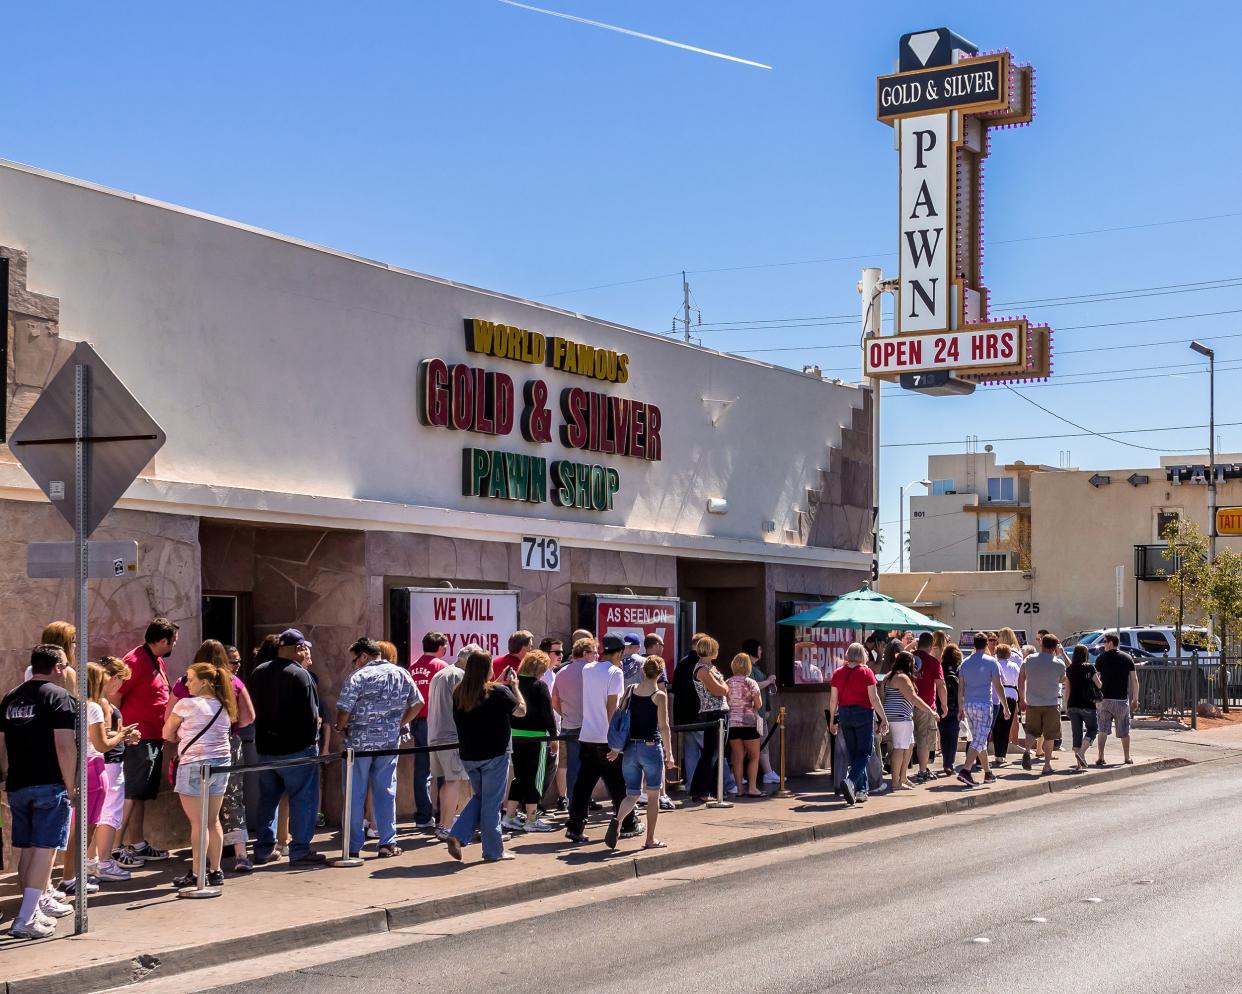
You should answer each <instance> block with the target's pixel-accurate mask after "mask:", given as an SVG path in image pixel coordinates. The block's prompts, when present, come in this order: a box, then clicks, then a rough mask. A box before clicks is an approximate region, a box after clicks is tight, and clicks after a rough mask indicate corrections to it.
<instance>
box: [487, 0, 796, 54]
mask: <svg viewBox="0 0 1242 994" xmlns="http://www.w3.org/2000/svg"><path fill="white" fill-rule="evenodd" d="M499 2H500V3H503V4H506V5H507V6H509V7H520V8H522V10H533V11H534V12H535V13H536V14H548V15H550V16H551V17H560V18H564V19H565V20H566V21H575V22H577V23H578V24H589V25H591V27H594V28H603V29H604V30H605V31H615V32H617V34H623V35H630V36H631V37H633V38H643V39H645V40H647V41H654V42H656V43H658V44H660V45H668V46H670V47H672V48H681V49H684V50H685V51H687V52H698V53H699V54H700V55H710V56H712V58H715V59H726V60H728V61H729V62H740V63H741V64H742V65H744V66H754V67H755V68H756V69H771V68H772V67H771V66H769V65H765V64H764V63H762V62H752V61H751V60H750V59H741V58H738V57H737V56H736V55H725V54H724V52H713V51H712V50H711V49H710V48H698V47H697V46H695V45H685V44H682V43H681V42H679V41H672V40H670V39H668V38H660V37H658V36H656V35H648V34H643V33H642V32H641V31H631V30H630V29H629V28H619V27H617V26H616V25H615V24H605V23H604V22H603V21H592V20H589V19H588V18H585V17H575V16H574V15H573V14H563V13H561V12H560V11H559V10H545V9H544V8H543V7H532V6H531V5H530V4H526V3H518V2H517V0H499Z"/></svg>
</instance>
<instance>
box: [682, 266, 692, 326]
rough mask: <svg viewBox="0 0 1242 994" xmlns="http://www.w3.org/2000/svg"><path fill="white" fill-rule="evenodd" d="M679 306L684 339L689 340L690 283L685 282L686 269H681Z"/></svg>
mask: <svg viewBox="0 0 1242 994" xmlns="http://www.w3.org/2000/svg"><path fill="white" fill-rule="evenodd" d="M681 301H682V303H681V306H682V321H683V322H684V323H685V329H684V330H685V333H686V341H687V342H689V341H690V284H689V283H687V282H686V271H685V270H684V269H683V270H682V271H681Z"/></svg>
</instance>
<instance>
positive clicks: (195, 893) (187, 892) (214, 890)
mask: <svg viewBox="0 0 1242 994" xmlns="http://www.w3.org/2000/svg"><path fill="white" fill-rule="evenodd" d="M223 893H224V891H223V890H221V889H220V888H219V887H204V888H203V889H202V890H199V889H198V888H197V887H183V888H182V889H181V890H179V891H177V896H178V897H185V898H203V897H220V896H221V895H222V894H223Z"/></svg>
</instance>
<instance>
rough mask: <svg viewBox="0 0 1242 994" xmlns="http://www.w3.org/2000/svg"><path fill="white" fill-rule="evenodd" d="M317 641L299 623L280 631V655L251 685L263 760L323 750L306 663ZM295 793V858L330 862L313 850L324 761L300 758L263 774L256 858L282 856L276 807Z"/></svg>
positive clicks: (292, 811) (291, 811)
mask: <svg viewBox="0 0 1242 994" xmlns="http://www.w3.org/2000/svg"><path fill="white" fill-rule="evenodd" d="M310 649H311V643H310V642H308V641H306V638H305V637H304V636H303V635H302V633H301V632H300V631H298V630H297V629H296V628H289V629H286V630H285V631H283V632H281V633H280V645H279V647H278V650H277V656H276V658H275V659H273V660H270V661H268V662H266V663H260V664H259V665H258V666H256V667H255V669H254V672H253V673H251V674H250V681H249V683H248V685H247V689H248V690H249V691H250V699H251V701H252V702H253V704H254V715H255V748H256V749H257V751H258V754H259V756H258V758H259V762H260V763H271V762H274V761H278V760H288V759H311V758H316V757H318V755H319V741H318V740H319V692H318V691H317V690H316V689H315V682H314V681H313V680H312V679H311V675H310V673H309V672H308V671H307V670H306V668H305V665H304V664H305V661H306V658H307V657H308V656H309V655H310ZM281 795H288V797H289V835H290V843H289V862H291V863H301V864H307V863H312V864H313V863H326V862H327V860H328V857H327V856H325V855H324V854H323V853H319V852H314V851H312V850H311V840H312V837H313V836H314V833H315V812H316V808H317V806H318V804H319V764H318V763H299V764H297V765H295V766H285V767H281V768H279V769H275V770H262V771H260V773H259V804H258V825H257V827H256V833H257V837H256V840H255V844H254V862H255V863H256V864H257V865H259V866H262V865H263V864H264V863H274V862H275V861H276V860H278V859H280V856H279V855H278V853H277V852H276V849H275V847H276V809H277V807H278V806H279V805H280V798H281Z"/></svg>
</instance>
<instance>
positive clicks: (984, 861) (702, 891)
mask: <svg viewBox="0 0 1242 994" xmlns="http://www.w3.org/2000/svg"><path fill="white" fill-rule="evenodd" d="M873 803H882V802H880V801H879V800H877V801H876V802H873ZM940 823H943V825H942V826H940V827H936V826H938V825H939V824H940ZM928 826H933V827H931V829H930V830H928ZM1239 843H1242V761H1231V762H1227V763H1226V762H1221V763H1212V764H1206V765H1204V766H1200V767H1197V768H1195V769H1194V770H1192V771H1191V772H1188V773H1186V774H1181V775H1178V776H1176V777H1172V778H1166V779H1161V780H1149V779H1147V778H1137V779H1135V780H1133V781H1128V782H1127V784H1126V785H1125V786H1124V787H1122V788H1120V789H1119V790H1116V791H1112V792H1109V793H1107V794H1096V795H1092V796H1074V795H1073V793H1071V794H1070V795H1067V797H1066V799H1065V800H1064V801H1062V802H1060V803H1056V804H1050V805H1047V806H1044V807H1041V808H1038V809H1034V810H1031V811H1028V812H1026V813H1022V812H1018V813H1014V814H1007V815H1002V816H993V815H988V814H986V813H980V814H979V815H972V816H948V817H946V818H944V819H938V820H937V822H927V823H923V825H922V826H915V827H914V828H912V831H911V833H910V834H908V835H905V836H902V837H899V838H895V839H893V840H891V841H887V842H884V843H881V844H877V845H875V846H873V847H872V848H871V849H870V850H868V851H865V852H864V851H860V850H859V849H854V850H847V851H841V852H836V853H830V854H825V855H820V856H814V857H810V858H804V859H800V860H795V861H791V862H789V863H783V864H776V865H775V866H772V867H768V868H765V869H764V870H763V871H762V873H754V874H751V875H741V874H733V875H728V876H723V877H717V878H714V879H709V880H705V881H702V882H698V883H687V884H685V885H680V886H675V887H671V888H668V889H665V890H660V891H655V892H652V893H650V894H646V895H644V896H642V897H629V898H623V899H620V900H616V901H601V902H598V903H595V904H591V905H590V906H587V907H582V908H578V909H575V910H572V911H564V912H559V913H555V914H552V915H547V916H544V917H539V918H529V919H525V920H519V921H514V922H512V923H511V924H508V925H505V926H501V927H496V928H492V929H489V930H488V931H486V932H475V933H468V934H465V935H461V936H448V937H445V938H441V939H435V940H432V941H429V942H423V943H420V944H418V945H413V946H408V947H405V948H400V949H392V950H385V951H382V952H380V953H376V954H372V955H369V956H366V957H361V958H358V959H351V960H342V961H339V962H334V963H329V964H325V965H323V966H313V967H309V968H307V969H305V970H300V971H298V972H295V973H288V974H280V975H276V976H271V977H266V978H263V979H262V980H257V981H254V982H250V983H245V984H239V985H236V986H232V987H226V988H219V989H220V990H226V991H229V992H238V994H240V992H247V994H249V992H263V994H273V992H276V994H285V992H288V994H294V992H296V994H310V992H329V991H330V992H333V994H339V992H341V991H344V990H348V991H350V992H351V994H352V992H370V991H375V992H385V994H390V992H392V991H394V990H399V991H409V990H412V989H420V990H434V991H436V992H437V994H456V992H463V994H465V992H469V994H477V992H480V991H497V992H504V994H521V992H526V991H530V992H538V994H545V992H547V991H558V992H572V991H593V992H601V994H603V992H617V994H622V992H624V994H633V992H634V991H636V990H641V991H643V992H644V994H663V992H669V994H691V992H697V991H710V992H712V994H733V992H738V994H742V992H744V994H767V992H773V994H775V992H780V994H810V992H834V994H835V992H850V994H865V992H876V994H880V992H883V994H902V992H911V994H915V992H917V994H941V992H944V994H948V992H970V994H982V992H985V991H993V990H1012V991H1022V992H1024V994H1044V992H1059V991H1074V992H1078V994H1082V992H1096V991H1098V992H1104V991H1126V992H1130V991H1136V990H1138V991H1151V992H1159V994H1172V992H1177V991H1196V992H1200V994H1201V992H1204V991H1213V990H1220V991H1232V990H1240V989H1242V969H1240V968H1242V943H1239V942H1238V939H1237V928H1236V923H1237V922H1238V921H1239V920H1242V866H1240V863H1242V846H1240V845H1239ZM1031 919H1040V920H1037V921H1032V920H1031ZM981 939H986V940H987V941H986V942H983V941H977V940H981ZM1231 978H1232V979H1231Z"/></svg>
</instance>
